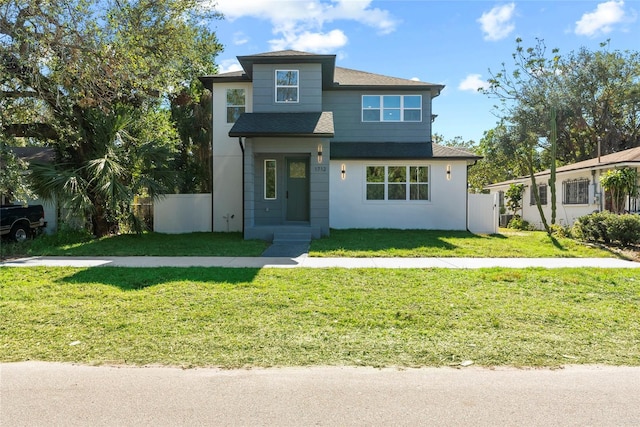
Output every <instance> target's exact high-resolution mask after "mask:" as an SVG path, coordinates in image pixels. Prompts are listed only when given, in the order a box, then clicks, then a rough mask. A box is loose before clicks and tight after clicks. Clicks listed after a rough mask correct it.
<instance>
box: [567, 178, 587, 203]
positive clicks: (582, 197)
mask: <svg viewBox="0 0 640 427" xmlns="http://www.w3.org/2000/svg"><path fill="white" fill-rule="evenodd" d="M581 185H582V186H584V188H583V191H582V192H581V191H580V186H581ZM589 185H591V181H590V180H589V178H577V179H572V180H568V181H563V182H562V204H563V205H588V204H589ZM567 186H575V193H576V194H575V197H573V195H569V194H567V192H568V191H571V189H570V190H567ZM568 196H572V197H568Z"/></svg>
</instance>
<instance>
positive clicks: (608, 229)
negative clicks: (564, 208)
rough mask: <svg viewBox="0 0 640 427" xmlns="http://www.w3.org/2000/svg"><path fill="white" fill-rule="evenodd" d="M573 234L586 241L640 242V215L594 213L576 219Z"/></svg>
mask: <svg viewBox="0 0 640 427" xmlns="http://www.w3.org/2000/svg"><path fill="white" fill-rule="evenodd" d="M572 234H573V235H574V236H575V237H576V238H578V239H580V240H583V241H586V242H602V243H619V244H621V245H624V246H627V245H630V244H640V216H638V215H630V214H625V215H616V214H613V213H610V212H596V213H592V214H589V215H585V216H582V217H580V218H578V219H577V220H576V222H575V224H574V225H573V230H572Z"/></svg>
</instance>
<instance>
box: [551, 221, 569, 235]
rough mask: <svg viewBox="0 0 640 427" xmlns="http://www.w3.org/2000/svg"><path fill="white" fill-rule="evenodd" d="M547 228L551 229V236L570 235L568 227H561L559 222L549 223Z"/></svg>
mask: <svg viewBox="0 0 640 427" xmlns="http://www.w3.org/2000/svg"><path fill="white" fill-rule="evenodd" d="M549 230H551V235H552V236H557V237H571V228H570V227H563V226H561V225H560V224H549Z"/></svg>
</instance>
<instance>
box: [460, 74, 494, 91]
mask: <svg viewBox="0 0 640 427" xmlns="http://www.w3.org/2000/svg"><path fill="white" fill-rule="evenodd" d="M488 87H489V82H487V81H485V80H482V76H481V75H480V74H469V75H468V76H467V77H465V79H464V80H462V81H461V82H460V84H459V85H458V89H459V90H463V91H470V92H478V89H480V88H482V89H487V88H488Z"/></svg>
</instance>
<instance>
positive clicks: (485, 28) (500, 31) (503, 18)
mask: <svg viewBox="0 0 640 427" xmlns="http://www.w3.org/2000/svg"><path fill="white" fill-rule="evenodd" d="M515 10H516V4H515V3H509V4H505V5H502V6H495V7H494V8H493V9H491V10H490V11H489V12H485V13H483V14H482V16H481V17H480V18H478V20H477V21H478V22H479V23H480V27H481V28H482V32H483V33H484V39H485V40H490V41H496V40H501V39H503V38H505V37H507V36H508V35H509V34H510V33H511V32H513V30H515V28H516V26H515V24H514V23H513V21H512V20H513V17H514V15H515Z"/></svg>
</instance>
